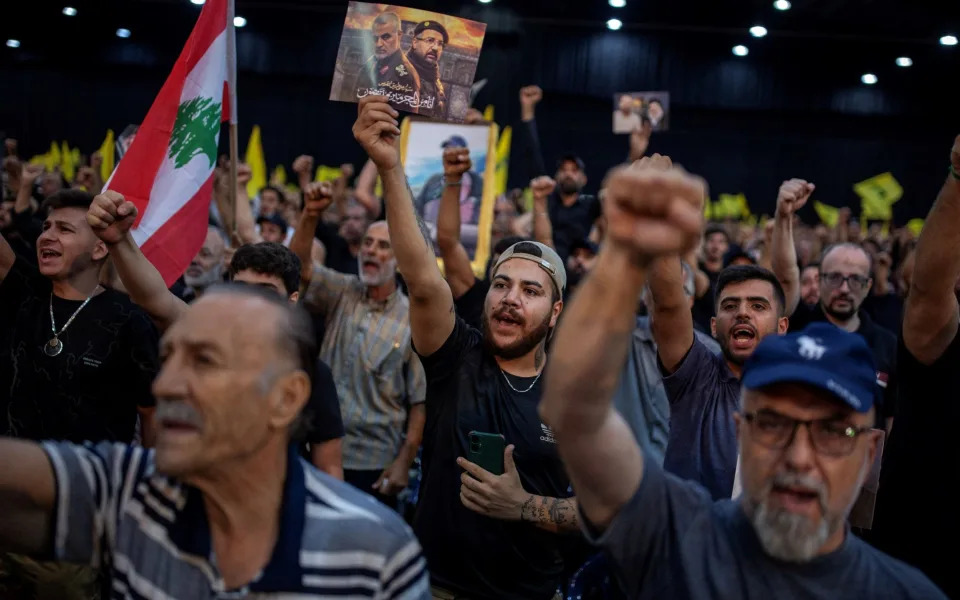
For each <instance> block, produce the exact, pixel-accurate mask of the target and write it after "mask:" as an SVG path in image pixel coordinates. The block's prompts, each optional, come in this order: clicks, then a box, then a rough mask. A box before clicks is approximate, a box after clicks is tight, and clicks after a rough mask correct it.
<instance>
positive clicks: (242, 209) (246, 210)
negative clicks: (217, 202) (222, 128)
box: [231, 163, 263, 244]
mask: <svg viewBox="0 0 960 600" xmlns="http://www.w3.org/2000/svg"><path fill="white" fill-rule="evenodd" d="M251 175H252V171H251V170H250V165H247V164H244V163H240V164H238V165H237V237H239V238H240V239H239V240H231V243H233V244H236V242H237V241H239V242H240V243H241V244H257V243H259V242H262V241H263V238H262V237H260V234H259V233H257V226H256V223H255V222H254V220H253V207H251V206H250V196H249V195H248V194H247V183H249V182H250V177H251Z"/></svg>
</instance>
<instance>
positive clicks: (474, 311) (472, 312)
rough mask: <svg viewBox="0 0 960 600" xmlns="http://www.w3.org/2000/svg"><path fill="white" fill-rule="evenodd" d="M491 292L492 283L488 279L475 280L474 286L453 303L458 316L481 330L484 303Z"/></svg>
mask: <svg viewBox="0 0 960 600" xmlns="http://www.w3.org/2000/svg"><path fill="white" fill-rule="evenodd" d="M489 291H490V282H489V281H488V280H486V279H474V280H473V285H472V286H470V289H469V290H467V291H466V293H464V294H463V295H462V296H460V297H459V298H456V299H455V300H454V301H453V306H454V307H455V308H456V309H457V314H458V315H460V317H461V318H462V319H463V320H464V321H466V323H467V325H469V326H470V327H473V328H474V329H477V330H480V328H481V324H482V323H483V303H484V302H485V301H486V299H487V292H489Z"/></svg>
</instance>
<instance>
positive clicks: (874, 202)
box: [853, 173, 903, 221]
mask: <svg viewBox="0 0 960 600" xmlns="http://www.w3.org/2000/svg"><path fill="white" fill-rule="evenodd" d="M853 191H854V192H856V193H857V195H858V196H860V220H861V221H866V220H867V219H871V220H877V221H890V220H891V219H893V204H894V203H895V202H896V201H897V200H899V199H900V198H901V197H902V196H903V188H902V187H901V186H900V183H899V182H898V181H897V180H896V179H894V177H893V175H892V174H891V173H881V174H880V175H877V176H876V177H871V178H870V179H865V180H864V181H861V182H860V183H855V184H853Z"/></svg>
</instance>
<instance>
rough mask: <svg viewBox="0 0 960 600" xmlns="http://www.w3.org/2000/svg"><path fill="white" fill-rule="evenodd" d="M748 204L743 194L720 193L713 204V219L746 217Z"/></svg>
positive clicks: (748, 213)
mask: <svg viewBox="0 0 960 600" xmlns="http://www.w3.org/2000/svg"><path fill="white" fill-rule="evenodd" d="M750 215H751V212H750V206H749V205H748V204H747V197H746V196H745V195H744V194H720V196H719V198H718V200H717V201H716V202H715V203H714V205H713V219H714V220H720V219H737V220H740V219H746V218H748V217H750Z"/></svg>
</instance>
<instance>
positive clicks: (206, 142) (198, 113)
mask: <svg viewBox="0 0 960 600" xmlns="http://www.w3.org/2000/svg"><path fill="white" fill-rule="evenodd" d="M221 112H222V111H221V108H220V103H219V102H215V101H214V100H213V98H203V97H199V96H198V97H196V98H194V99H192V100H187V101H186V102H184V103H183V104H181V105H180V107H179V108H178V109H177V119H176V121H174V123H173V133H172V134H171V135H170V158H172V159H173V163H174V165H175V166H176V167H177V168H178V169H179V168H180V167H182V166H184V165H186V164H187V163H188V162H190V160H191V159H192V158H193V157H194V156H197V155H198V154H204V155H206V157H207V158H208V159H209V160H210V166H211V167H212V166H213V165H214V164H215V163H216V162H217V133H219V131H220V116H221Z"/></svg>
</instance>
